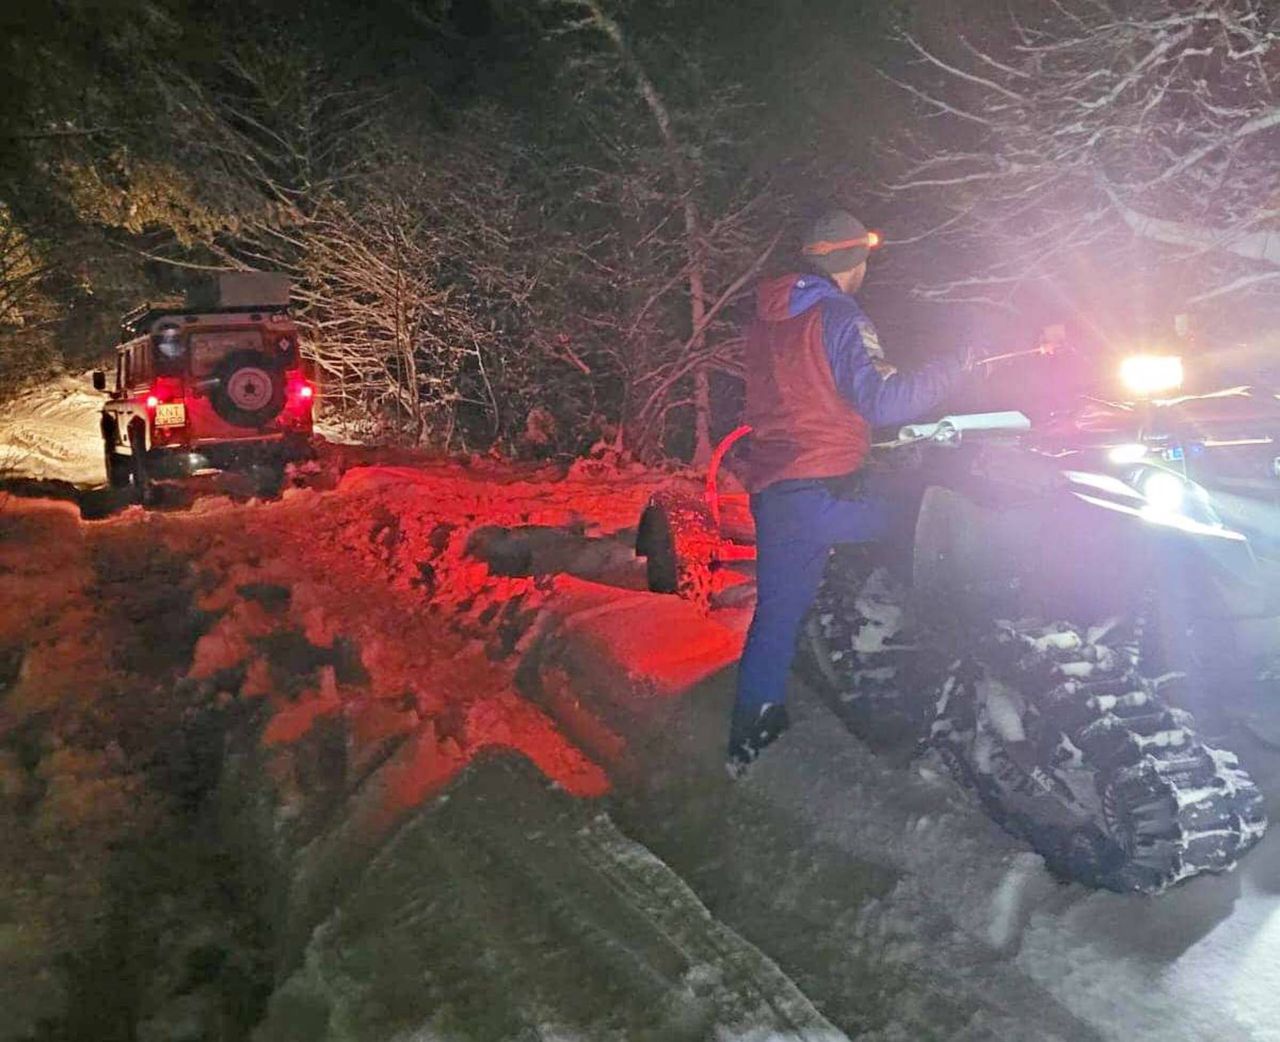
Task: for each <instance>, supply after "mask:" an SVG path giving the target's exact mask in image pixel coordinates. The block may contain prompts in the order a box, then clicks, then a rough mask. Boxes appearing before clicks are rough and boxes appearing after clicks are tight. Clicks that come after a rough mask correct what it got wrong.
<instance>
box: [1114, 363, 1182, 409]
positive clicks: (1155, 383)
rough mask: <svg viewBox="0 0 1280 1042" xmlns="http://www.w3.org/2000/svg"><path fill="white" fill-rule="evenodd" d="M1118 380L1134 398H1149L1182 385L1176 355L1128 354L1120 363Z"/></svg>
mask: <svg viewBox="0 0 1280 1042" xmlns="http://www.w3.org/2000/svg"><path fill="white" fill-rule="evenodd" d="M1120 382H1121V383H1122V384H1123V385H1124V388H1125V390H1126V391H1128V392H1129V393H1130V394H1132V395H1133V396H1134V397H1136V398H1150V397H1152V396H1153V395H1157V394H1163V393H1165V392H1167V391H1176V390H1177V389H1178V388H1179V387H1181V386H1182V359H1181V358H1179V357H1178V356H1177V355H1130V356H1129V357H1128V358H1126V359H1125V360H1124V361H1123V362H1121V363H1120Z"/></svg>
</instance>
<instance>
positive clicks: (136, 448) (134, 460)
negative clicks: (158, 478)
mask: <svg viewBox="0 0 1280 1042" xmlns="http://www.w3.org/2000/svg"><path fill="white" fill-rule="evenodd" d="M129 450H130V451H131V452H132V453H133V455H132V456H131V457H130V459H129V476H130V478H131V479H132V482H133V498H134V499H135V500H137V501H138V502H139V503H141V504H142V505H143V506H149V505H150V504H151V503H152V502H153V501H154V500H155V488H154V486H153V485H152V483H151V473H150V468H149V467H148V466H147V449H146V439H145V437H144V436H143V434H142V432H141V431H140V430H138V429H137V428H136V427H135V428H133V429H132V430H130V431H129Z"/></svg>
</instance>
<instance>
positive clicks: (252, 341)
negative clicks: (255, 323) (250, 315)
mask: <svg viewBox="0 0 1280 1042" xmlns="http://www.w3.org/2000/svg"><path fill="white" fill-rule="evenodd" d="M187 344H188V346H189V349H190V353H191V374H192V375H193V376H211V375H213V372H214V370H215V369H217V368H218V366H219V365H221V364H222V361H223V359H225V358H226V357H227V356H228V355H233V354H235V353H236V352H237V351H261V350H262V334H261V333H260V332H259V331H258V330H256V329H226V330H218V331H215V332H208V333H191V334H190V335H189V338H188V340H187Z"/></svg>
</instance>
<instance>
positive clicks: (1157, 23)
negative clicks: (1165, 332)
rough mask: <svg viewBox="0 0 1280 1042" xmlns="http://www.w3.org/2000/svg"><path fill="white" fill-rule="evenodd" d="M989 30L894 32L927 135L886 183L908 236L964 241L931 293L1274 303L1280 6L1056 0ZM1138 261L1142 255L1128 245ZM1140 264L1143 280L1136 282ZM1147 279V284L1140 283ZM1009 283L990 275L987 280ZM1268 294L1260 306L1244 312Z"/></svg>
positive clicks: (1084, 304) (909, 148) (1279, 237)
mask: <svg viewBox="0 0 1280 1042" xmlns="http://www.w3.org/2000/svg"><path fill="white" fill-rule="evenodd" d="M1051 7H1052V11H1051V13H1050V14H1049V16H1048V17H1047V18H1046V19H1043V20H1038V21H1036V22H1035V23H1034V24H1028V23H1024V22H1021V21H1018V20H1017V19H1016V18H1015V19H1014V20H1013V21H1012V22H1011V23H1010V24H1009V27H1008V28H1009V31H1008V33H1007V37H1006V39H1005V41H1004V42H1003V44H992V43H984V44H983V45H981V46H980V45H978V44H976V43H974V42H972V41H969V40H965V39H960V40H939V41H925V40H921V39H918V38H917V37H916V36H915V35H912V34H907V33H904V34H903V37H902V40H903V45H904V48H905V49H906V51H907V52H908V53H909V54H910V55H912V56H913V57H914V59H915V61H914V65H913V66H912V69H911V71H910V72H909V73H908V74H906V75H899V76H896V77H895V79H899V80H900V81H901V82H902V83H903V85H904V86H905V88H906V90H907V92H908V95H909V97H911V98H914V99H915V100H916V101H917V102H918V104H919V105H920V107H921V111H922V113H923V114H926V115H928V116H930V117H931V119H930V120H928V121H927V124H926V126H927V127H928V132H927V134H926V135H921V134H920V133H919V132H917V134H916V135H915V136H913V137H906V136H904V137H903V138H901V139H900V140H899V141H898V143H897V145H896V152H895V156H896V159H897V166H898V169H897V174H896V176H895V177H894V178H892V179H891V180H890V182H889V185H888V190H889V191H890V192H891V194H892V198H893V200H894V202H895V203H896V204H897V206H898V208H899V209H900V210H901V211H902V212H904V213H907V214H909V215H910V217H911V220H912V221H913V222H914V223H915V225H916V228H914V229H911V228H908V229H905V230H904V232H903V234H902V235H901V238H903V239H907V240H911V239H915V238H922V239H923V241H924V242H925V243H932V244H934V245H936V246H939V247H942V246H945V247H946V248H947V251H948V254H949V255H951V256H961V255H962V256H963V257H964V258H965V260H966V265H967V266H966V267H965V269H964V270H955V271H945V270H941V266H940V275H939V278H938V279H937V280H936V281H935V282H933V283H931V284H930V285H927V286H924V287H921V292H922V294H924V295H927V296H933V297H939V298H942V299H959V298H963V299H971V297H972V291H973V288H974V286H975V285H979V284H980V285H982V286H984V287H985V288H984V290H983V294H984V295H985V296H990V295H991V294H992V293H993V292H995V294H996V296H997V298H1002V299H1003V301H1004V302H1006V303H1007V302H1008V301H1010V300H1012V299H1013V298H1014V297H1015V296H1016V295H1017V294H1018V293H1019V292H1020V291H1021V290H1022V289H1023V288H1024V287H1025V286H1026V285H1027V284H1028V283H1031V282H1036V281H1041V282H1043V281H1046V280H1047V281H1050V282H1052V283H1054V284H1055V285H1056V286H1057V287H1058V290H1059V292H1060V293H1061V294H1062V295H1070V296H1074V297H1075V298H1076V299H1077V302H1078V304H1079V305H1080V306H1081V308H1082V309H1087V308H1088V306H1089V305H1088V300H1089V299H1090V298H1108V297H1110V298H1111V299H1113V300H1114V299H1119V298H1122V297H1123V296H1124V294H1125V293H1128V294H1130V295H1132V294H1134V293H1146V294H1152V293H1154V294H1155V295H1157V296H1160V295H1162V294H1167V293H1168V292H1169V291H1170V290H1171V288H1172V287H1177V288H1178V292H1181V293H1183V294H1185V299H1184V300H1182V301H1177V300H1170V304H1171V305H1172V306H1173V307H1174V308H1175V309H1176V307H1177V306H1178V305H1179V304H1180V303H1192V302H1201V303H1204V302H1208V301H1213V302H1215V304H1217V305H1220V306H1228V307H1231V308H1235V309H1237V310H1238V309H1240V308H1241V306H1242V305H1243V304H1248V306H1249V308H1251V309H1252V310H1253V311H1254V312H1255V313H1258V314H1264V313H1265V309H1268V308H1273V307H1275V306H1276V305H1277V304H1278V303H1280V294H1277V290H1278V288H1280V286H1278V284H1277V281H1276V279H1274V278H1273V277H1272V275H1273V274H1274V273H1275V271H1276V269H1278V268H1280V219H1278V218H1277V210H1278V209H1280V208H1278V206H1277V202H1278V198H1280V197H1278V196H1277V191H1278V187H1277V186H1280V11H1278V10H1277V8H1276V6H1275V5H1274V4H1273V3H1269V2H1268V0H1173V2H1166V0H1124V2H1121V0H1054V2H1053V3H1052V5H1051ZM1137 242H1141V243H1145V244H1146V245H1147V247H1148V251H1147V254H1146V256H1147V257H1149V258H1151V261H1150V263H1145V262H1144V264H1143V265H1140V266H1138V267H1141V269H1142V270H1141V271H1138V270H1136V268H1135V265H1134V264H1133V263H1132V261H1131V260H1122V259H1121V258H1129V257H1131V256H1132V254H1131V248H1132V246H1133V245H1134V244H1135V243H1137ZM1138 279H1145V280H1147V282H1146V284H1144V285H1138V284H1137V282H1136V280H1138ZM1152 280H1154V282H1153V281H1152ZM1002 286H1003V287H1004V289H1003V290H1001V289H999V287H1002ZM1260 308H1261V309H1264V311H1259V310H1258V309H1260Z"/></svg>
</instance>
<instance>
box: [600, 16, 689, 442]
mask: <svg viewBox="0 0 1280 1042" xmlns="http://www.w3.org/2000/svg"><path fill="white" fill-rule="evenodd" d="M579 2H580V4H581V6H582V7H584V8H585V9H586V10H587V11H588V12H589V14H590V20H591V23H592V24H593V25H594V26H595V27H596V29H597V30H599V31H600V32H601V33H603V34H604V36H605V37H607V38H608V40H609V42H610V43H611V44H613V47H614V49H615V50H616V51H617V52H618V58H619V60H620V61H621V62H622V66H623V68H625V69H626V70H627V72H628V73H629V74H630V75H631V77H632V78H633V79H634V80H635V82H636V89H637V90H638V91H639V92H640V96H641V98H643V99H644V103H645V105H646V106H647V107H648V109H649V112H650V114H651V115H652V116H653V121H654V123H656V124H657V126H658V134H659V135H660V136H661V138H662V145H663V148H664V150H665V151H666V153H667V160H668V162H670V164H671V171H672V173H673V174H674V175H675V179H676V186H677V187H678V188H679V189H680V194H681V196H682V197H683V202H682V209H683V211H684V237H685V256H686V257H687V258H688V265H689V323H690V325H689V331H690V333H691V334H692V342H691V344H690V350H691V351H694V352H698V351H701V350H702V348H703V346H704V344H705V342H706V332H705V330H703V328H702V327H703V319H704V317H705V315H706V297H705V286H704V278H703V277H704V274H705V262H704V259H703V255H702V226H701V224H702V222H701V217H700V215H699V213H698V203H697V200H696V199H695V198H694V195H693V178H692V177H691V176H690V173H689V167H688V165H687V164H686V163H685V160H684V155H683V154H682V153H681V151H680V142H679V140H678V139H677V138H676V133H675V128H674V127H673V126H672V124H671V113H670V112H668V111H667V106H666V103H665V102H663V100H662V95H661V94H659V93H658V88H657V87H656V86H655V85H654V83H653V81H652V80H651V79H649V75H648V73H646V72H645V70H644V66H642V65H641V64H640V61H639V59H638V58H636V56H635V55H634V54H633V53H632V51H631V48H630V47H629V46H628V45H627V41H626V38H625V37H624V36H623V35H622V28H621V26H619V25H618V23H617V22H616V21H614V19H613V17H612V16H611V15H609V13H608V12H606V11H605V10H604V8H603V7H602V6H601V5H600V2H599V0H579ZM693 379H694V395H693V399H694V447H693V463H694V465H695V466H706V465H707V463H708V462H709V461H710V459H711V385H710V380H709V378H708V375H707V369H706V366H698V367H697V369H696V370H695V371H694V374H693Z"/></svg>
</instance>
